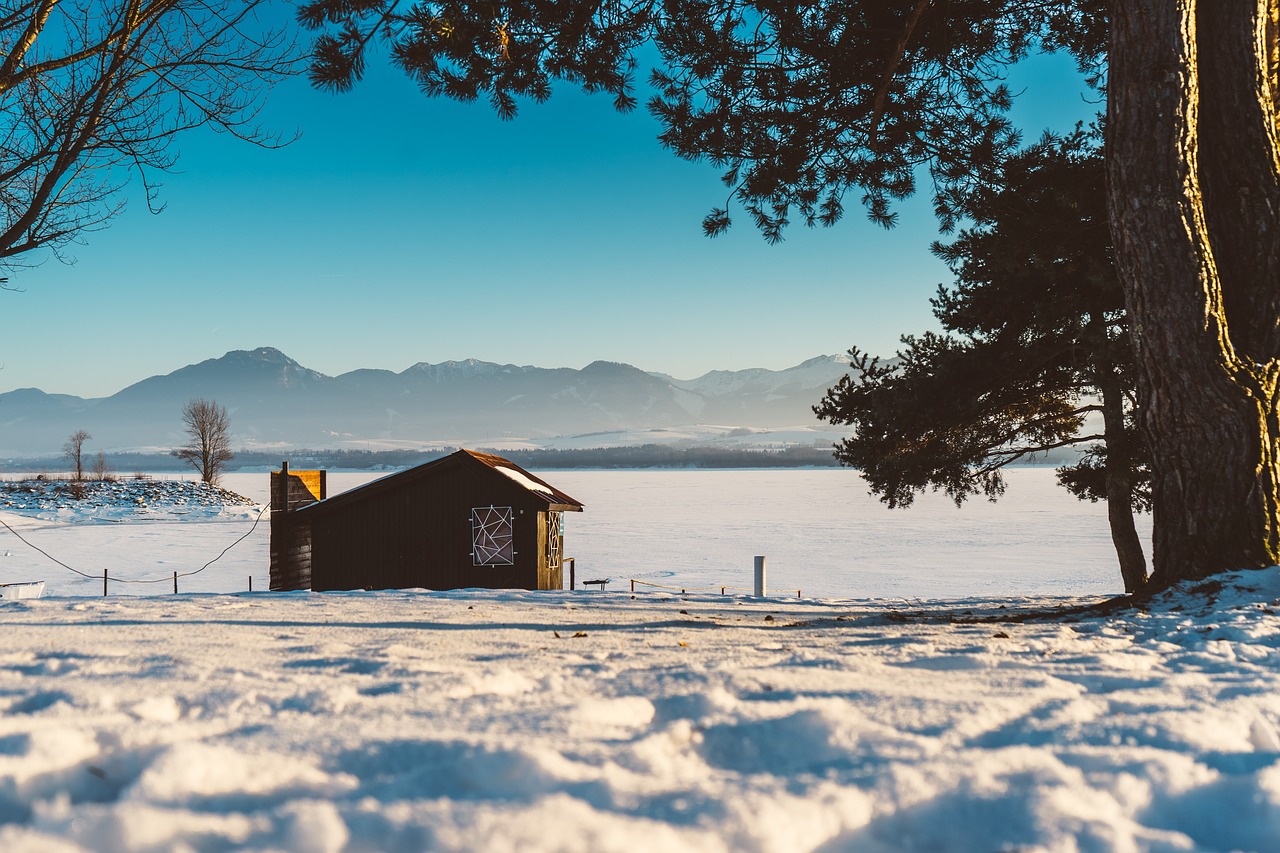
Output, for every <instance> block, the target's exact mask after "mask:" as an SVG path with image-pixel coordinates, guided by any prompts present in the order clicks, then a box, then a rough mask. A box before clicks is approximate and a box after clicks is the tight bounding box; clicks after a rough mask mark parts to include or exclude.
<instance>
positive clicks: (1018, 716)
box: [0, 570, 1280, 853]
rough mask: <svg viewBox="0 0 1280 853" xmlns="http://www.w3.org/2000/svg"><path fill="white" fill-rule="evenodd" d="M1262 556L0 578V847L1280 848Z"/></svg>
mask: <svg viewBox="0 0 1280 853" xmlns="http://www.w3.org/2000/svg"><path fill="white" fill-rule="evenodd" d="M1278 575H1280V572H1277V571H1276V570H1272V571H1268V572H1259V573H1252V574H1250V575H1247V576H1244V577H1243V578H1239V579H1237V580H1236V582H1235V583H1234V584H1233V585H1232V586H1231V587H1229V588H1228V589H1227V590H1225V591H1223V592H1221V593H1220V594H1219V596H1218V598H1219V601H1218V610H1216V611H1211V610H1209V609H1207V608H1206V607H1205V606H1204V605H1205V604H1206V603H1207V602H1208V600H1209V596H1197V597H1195V599H1194V600H1193V602H1192V605H1191V606H1187V607H1182V606H1169V605H1168V604H1167V603H1160V602H1157V603H1156V604H1155V605H1154V606H1153V607H1151V608H1150V609H1149V610H1147V611H1145V612H1141V613H1137V614H1130V615H1128V616H1125V617H1112V618H1103V617H1099V616H1087V615H1086V616H1080V617H1075V618H1059V619H1057V620H1051V621H1031V622H1008V621H962V622H958V623H957V622H953V621H949V620H954V619H960V620H988V619H995V620H1005V619H1009V618H1010V617H1015V616H1017V615H1018V614H1020V613H1022V612H1024V611H1025V610H1026V608H1028V607H1064V606H1066V605H1068V604H1072V603H1075V601H1072V600H1063V599H1056V600H1051V599H1040V600H1027V599H1002V600H993V599H969V600H964V601H959V602H951V603H944V602H935V603H932V604H931V605H929V606H928V607H927V608H921V607H916V606H908V605H904V604H902V603H893V602H865V601H864V602H857V601H844V602H833V601H827V602H823V601H813V600H806V601H796V600H790V599H780V600H775V601H767V602H760V601H755V600H750V599H743V598H736V599H725V598H721V597H719V596H688V597H686V598H681V597H679V596H667V595H662V596H639V597H637V598H635V599H633V598H632V597H631V596H630V595H629V594H626V593H598V592H586V593H584V592H578V593H568V592H555V593H517V592H479V591H467V592H453V593H434V594H429V593H422V592H383V593H331V594H324V595H317V594H309V593H285V594H271V593H253V594H248V593H239V594H234V595H206V594H200V595H182V596H172V595H170V596H155V597H146V598H140V597H133V596H116V597H111V598H106V599H103V598H54V599H42V600H39V601H33V602H8V603H4V604H0V620H3V623H4V627H5V629H4V631H3V632H0V703H3V707H4V713H3V716H0V849H3V850H5V851H17V853H25V852H26V851H31V853H36V851H39V853H59V851H82V850H84V851H95V852H96V853H112V852H113V851H204V852H206V853H212V852H213V851H226V850H251V851H281V850H287V851H332V852H333V853H336V851H385V852H386V853H396V851H420V850H440V851H451V850H464V851H471V850H475V851H626V853H632V851H648V850H654V851H662V853H677V851H685V850H689V851H757V850H758V851H779V853H784V852H785V853H790V851H961V853H964V851H972V853H991V851H1002V850H1009V851H1011V850H1019V851H1029V850H1050V851H1063V853H1067V851H1187V850H1199V851H1228V850H1253V851H1274V850H1277V849H1280V760H1278V759H1280V737H1278V736H1277V721H1278V720H1280V649H1278V648H1277V647H1278V646H1280V617H1278V616H1277V615H1276V613H1275V607H1276V606H1277V605H1278V604H1280V576H1278Z"/></svg>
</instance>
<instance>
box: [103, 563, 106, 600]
mask: <svg viewBox="0 0 1280 853" xmlns="http://www.w3.org/2000/svg"><path fill="white" fill-rule="evenodd" d="M102 597H103V598H106V597H107V570H106V569H103V570H102Z"/></svg>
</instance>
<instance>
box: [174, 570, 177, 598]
mask: <svg viewBox="0 0 1280 853" xmlns="http://www.w3.org/2000/svg"><path fill="white" fill-rule="evenodd" d="M173 594H174V595H177V594H178V573H177V572H174V573H173Z"/></svg>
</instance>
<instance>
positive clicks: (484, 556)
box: [471, 506, 516, 566]
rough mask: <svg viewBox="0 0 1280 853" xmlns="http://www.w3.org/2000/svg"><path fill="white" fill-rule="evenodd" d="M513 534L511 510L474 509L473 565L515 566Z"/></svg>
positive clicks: (498, 507)
mask: <svg viewBox="0 0 1280 853" xmlns="http://www.w3.org/2000/svg"><path fill="white" fill-rule="evenodd" d="M514 530H515V526H514V520H513V515H512V513H511V507H509V506H482V507H474V508H473V509H472V510H471V562H472V565H476V566H510V565H514V564H515V561H516V560H515V553H516V552H515V533H514Z"/></svg>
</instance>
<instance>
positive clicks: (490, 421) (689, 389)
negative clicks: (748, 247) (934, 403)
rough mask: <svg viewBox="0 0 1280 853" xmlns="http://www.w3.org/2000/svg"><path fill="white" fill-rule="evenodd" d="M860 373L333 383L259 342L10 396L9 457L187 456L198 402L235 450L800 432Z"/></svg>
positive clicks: (835, 361)
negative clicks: (97, 393)
mask: <svg viewBox="0 0 1280 853" xmlns="http://www.w3.org/2000/svg"><path fill="white" fill-rule="evenodd" d="M848 368H849V364H848V359H847V358H845V357H844V356H819V357H817V358H812V359H809V360H808V361H805V362H803V363H802V364H799V365H796V366H795V367H792V368H789V369H786V370H762V369H752V370H737V371H724V370H717V371H713V372H711V373H708V374H706V375H705V376H700V377H698V378H697V379H689V380H682V379H674V378H672V377H670V376H666V375H664V374H660V373H646V372H645V371H643V370H640V369H638V368H635V367H632V366H631V365H628V364H617V363H613V362H606V361H597V362H593V363H591V364H589V365H587V366H586V367H584V368H582V369H581V370H573V369H570V368H541V367H528V366H526V367H518V366H516V365H513V364H492V363H490V362H484V361H476V360H474V359H467V360H466V361H446V362H443V363H441V364H427V363H425V362H424V363H419V364H415V365H414V366H413V367H410V368H408V369H407V370H404V371H402V372H400V373H395V372H393V371H390V370H368V369H364V370H353V371H351V372H350V373H344V374H342V375H340V376H326V375H325V374H323V373H317V372H316V371H314V370H310V369H308V368H306V367H303V366H302V365H300V364H298V363H297V362H296V361H294V360H293V359H291V358H289V357H288V356H286V355H285V354H284V353H282V352H280V351H279V350H276V349H272V348H270V347H261V348H259V349H255V350H251V351H247V350H237V351H234V352H229V353H227V354H226V355H224V356H222V357H221V358H214V359H209V360H207V361H202V362H200V363H199V364H192V365H188V366H186V367H183V368H180V369H178V370H175V371H173V372H172V373H169V374H166V375H163V376H153V377H151V378H149V379H144V380H143V381H141V382H138V383H136V384H133V385H130V386H129V387H127V388H125V389H124V390H122V391H120V392H119V393H117V394H113V395H112V396H110V397H103V398H97V399H83V398H80V397H73V396H69V395H65V394H47V393H45V392H44V391H41V390H38V389H35V388H23V389H19V390H16V391H10V392H7V393H4V394H0V457H18V458H21V457H28V456H38V455H45V456H47V455H50V454H55V453H57V451H58V449H59V448H60V447H61V446H62V442H63V441H64V440H65V438H66V437H67V436H68V435H70V434H71V433H72V432H74V431H76V430H79V429H85V430H88V431H89V432H90V433H91V434H92V435H93V438H94V440H93V442H92V447H93V448H94V449H104V450H108V451H118V450H143V451H147V450H155V449H164V448H171V447H177V446H180V445H181V444H183V443H184V442H185V440H186V439H185V435H184V433H183V429H182V422H181V417H180V414H179V413H180V411H181V409H182V405H183V404H184V403H185V402H186V401H187V400H190V399H192V398H194V397H204V398H207V399H213V400H216V401H218V402H219V403H221V404H223V405H224V406H226V407H227V410H228V412H229V413H230V416H231V426H232V432H233V435H234V442H233V443H234V445H235V446H237V447H239V446H246V447H261V448H269V447H281V448H304V447H309V448H338V447H350V446H356V445H369V446H384V447H386V446H429V445H438V446H442V445H446V444H452V445H455V446H462V445H465V446H472V447H475V446H499V445H500V444H501V442H503V441H504V440H509V439H513V438H527V439H538V438H545V437H551V436H574V435H582V434H586V433H593V432H621V431H624V430H651V429H659V428H671V427H677V426H681V425H688V424H717V425H727V426H734V427H743V428H748V427H751V428H767V427H781V426H793V425H798V424H812V423H813V422H814V415H813V412H812V410H811V407H812V406H813V405H814V404H815V403H816V402H818V400H819V399H821V397H822V395H823V394H824V393H825V391H826V389H827V388H828V387H830V386H831V385H833V384H834V383H835V382H836V381H837V380H838V379H839V378H840V376H842V375H844V374H845V373H846V372H847V371H848Z"/></svg>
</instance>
